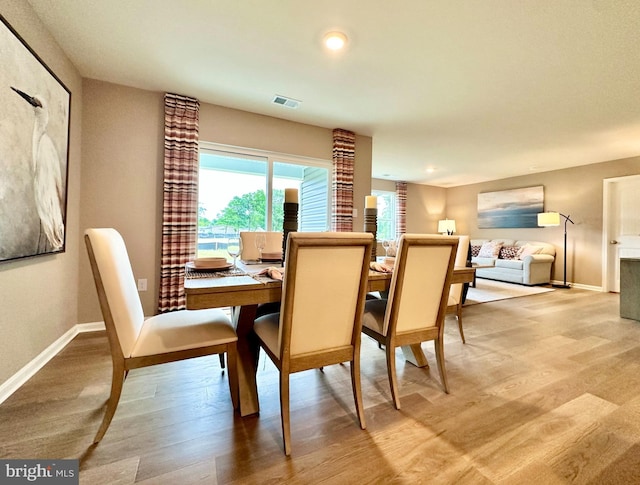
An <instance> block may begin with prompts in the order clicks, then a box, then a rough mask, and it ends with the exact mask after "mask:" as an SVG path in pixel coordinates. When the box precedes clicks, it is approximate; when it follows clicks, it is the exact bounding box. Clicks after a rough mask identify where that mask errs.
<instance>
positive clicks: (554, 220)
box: [538, 212, 574, 288]
mask: <svg viewBox="0 0 640 485" xmlns="http://www.w3.org/2000/svg"><path fill="white" fill-rule="evenodd" d="M560 217H564V256H563V258H562V259H563V263H564V281H563V284H561V285H552V286H553V287H554V288H571V286H569V285H568V284H567V222H570V223H571V224H573V223H574V222H573V221H572V220H571V219H570V217H569V216H565V215H564V214H561V213H560V212H541V213H539V214H538V226H540V227H547V226H559V225H560Z"/></svg>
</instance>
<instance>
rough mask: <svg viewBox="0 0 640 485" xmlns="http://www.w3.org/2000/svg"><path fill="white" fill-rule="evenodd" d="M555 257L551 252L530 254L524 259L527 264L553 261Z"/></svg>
mask: <svg viewBox="0 0 640 485" xmlns="http://www.w3.org/2000/svg"><path fill="white" fill-rule="evenodd" d="M554 259H555V258H554V257H553V256H551V255H550V254H530V255H528V256H525V257H524V259H523V260H522V261H523V262H524V264H525V265H527V264H535V263H553V260H554Z"/></svg>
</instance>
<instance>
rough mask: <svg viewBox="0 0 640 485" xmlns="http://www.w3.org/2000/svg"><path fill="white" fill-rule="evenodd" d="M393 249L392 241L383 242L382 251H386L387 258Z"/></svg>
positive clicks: (385, 240)
mask: <svg viewBox="0 0 640 485" xmlns="http://www.w3.org/2000/svg"><path fill="white" fill-rule="evenodd" d="M390 247H391V241H389V240H388V239H383V240H382V249H384V256H385V258H386V257H388V256H389V248H390Z"/></svg>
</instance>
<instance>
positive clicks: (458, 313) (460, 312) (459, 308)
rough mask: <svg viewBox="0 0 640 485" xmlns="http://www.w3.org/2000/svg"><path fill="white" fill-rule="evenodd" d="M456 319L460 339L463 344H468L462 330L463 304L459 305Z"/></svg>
mask: <svg viewBox="0 0 640 485" xmlns="http://www.w3.org/2000/svg"><path fill="white" fill-rule="evenodd" d="M456 317H457V318H458V330H459V331H460V338H461V339H462V343H463V344H466V343H467V342H466V341H465V339H464V330H462V303H458V308H457V311H456Z"/></svg>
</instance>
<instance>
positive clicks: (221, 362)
mask: <svg viewBox="0 0 640 485" xmlns="http://www.w3.org/2000/svg"><path fill="white" fill-rule="evenodd" d="M218 357H219V358H220V367H222V368H223V369H224V354H218Z"/></svg>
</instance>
